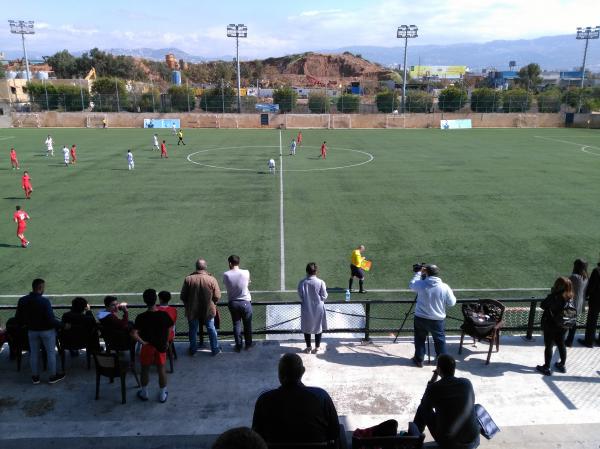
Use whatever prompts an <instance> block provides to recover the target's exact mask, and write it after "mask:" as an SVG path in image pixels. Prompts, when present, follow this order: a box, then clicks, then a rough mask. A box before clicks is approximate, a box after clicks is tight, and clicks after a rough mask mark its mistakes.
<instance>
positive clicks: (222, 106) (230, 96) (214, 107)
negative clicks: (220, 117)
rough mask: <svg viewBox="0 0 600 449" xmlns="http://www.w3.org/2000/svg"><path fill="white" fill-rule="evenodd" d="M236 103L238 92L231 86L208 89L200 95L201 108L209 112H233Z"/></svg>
mask: <svg viewBox="0 0 600 449" xmlns="http://www.w3.org/2000/svg"><path fill="white" fill-rule="evenodd" d="M236 105H237V94H236V91H235V90H234V89H233V88H231V87H224V88H223V89H222V90H221V88H220V87H215V88H214V89H207V90H205V91H204V92H203V93H202V96H201V97H200V108H201V109H203V110H204V111H207V112H232V111H233V108H234V106H236Z"/></svg>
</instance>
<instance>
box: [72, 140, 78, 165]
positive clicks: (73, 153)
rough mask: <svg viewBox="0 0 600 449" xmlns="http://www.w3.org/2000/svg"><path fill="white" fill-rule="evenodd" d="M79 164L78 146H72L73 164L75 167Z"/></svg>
mask: <svg viewBox="0 0 600 449" xmlns="http://www.w3.org/2000/svg"><path fill="white" fill-rule="evenodd" d="M76 163H77V145H75V144H73V145H71V164H73V165H75V164H76Z"/></svg>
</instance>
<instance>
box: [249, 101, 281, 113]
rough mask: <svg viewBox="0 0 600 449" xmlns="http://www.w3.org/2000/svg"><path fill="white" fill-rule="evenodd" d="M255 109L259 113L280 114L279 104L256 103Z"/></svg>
mask: <svg viewBox="0 0 600 449" xmlns="http://www.w3.org/2000/svg"><path fill="white" fill-rule="evenodd" d="M254 107H255V108H256V110H257V111H259V112H279V105H278V104H271V103H256V104H255V105H254Z"/></svg>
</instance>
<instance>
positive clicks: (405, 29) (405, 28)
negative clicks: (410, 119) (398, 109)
mask: <svg viewBox="0 0 600 449" xmlns="http://www.w3.org/2000/svg"><path fill="white" fill-rule="evenodd" d="M417 31H419V28H418V27H417V26H416V25H400V26H399V27H398V32H397V34H396V37H397V38H398V39H404V75H403V76H402V113H403V114H404V112H405V108H406V50H407V48H408V40H409V39H412V38H415V37H418V35H417Z"/></svg>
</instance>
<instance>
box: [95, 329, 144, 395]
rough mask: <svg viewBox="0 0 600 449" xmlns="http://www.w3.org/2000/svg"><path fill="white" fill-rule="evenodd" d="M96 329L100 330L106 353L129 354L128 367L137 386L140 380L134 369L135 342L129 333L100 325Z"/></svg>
mask: <svg viewBox="0 0 600 449" xmlns="http://www.w3.org/2000/svg"><path fill="white" fill-rule="evenodd" d="M98 328H99V329H100V335H101V336H102V339H103V340H104V343H105V344H106V352H112V351H114V352H116V353H117V354H119V353H121V352H129V366H130V368H131V372H132V373H133V376H134V377H135V380H136V381H137V383H138V385H139V383H140V380H139V378H138V375H137V371H136V369H135V340H134V339H133V338H131V336H130V335H129V332H124V331H121V330H115V329H110V328H108V327H106V326H102V325H99V326H98Z"/></svg>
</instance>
